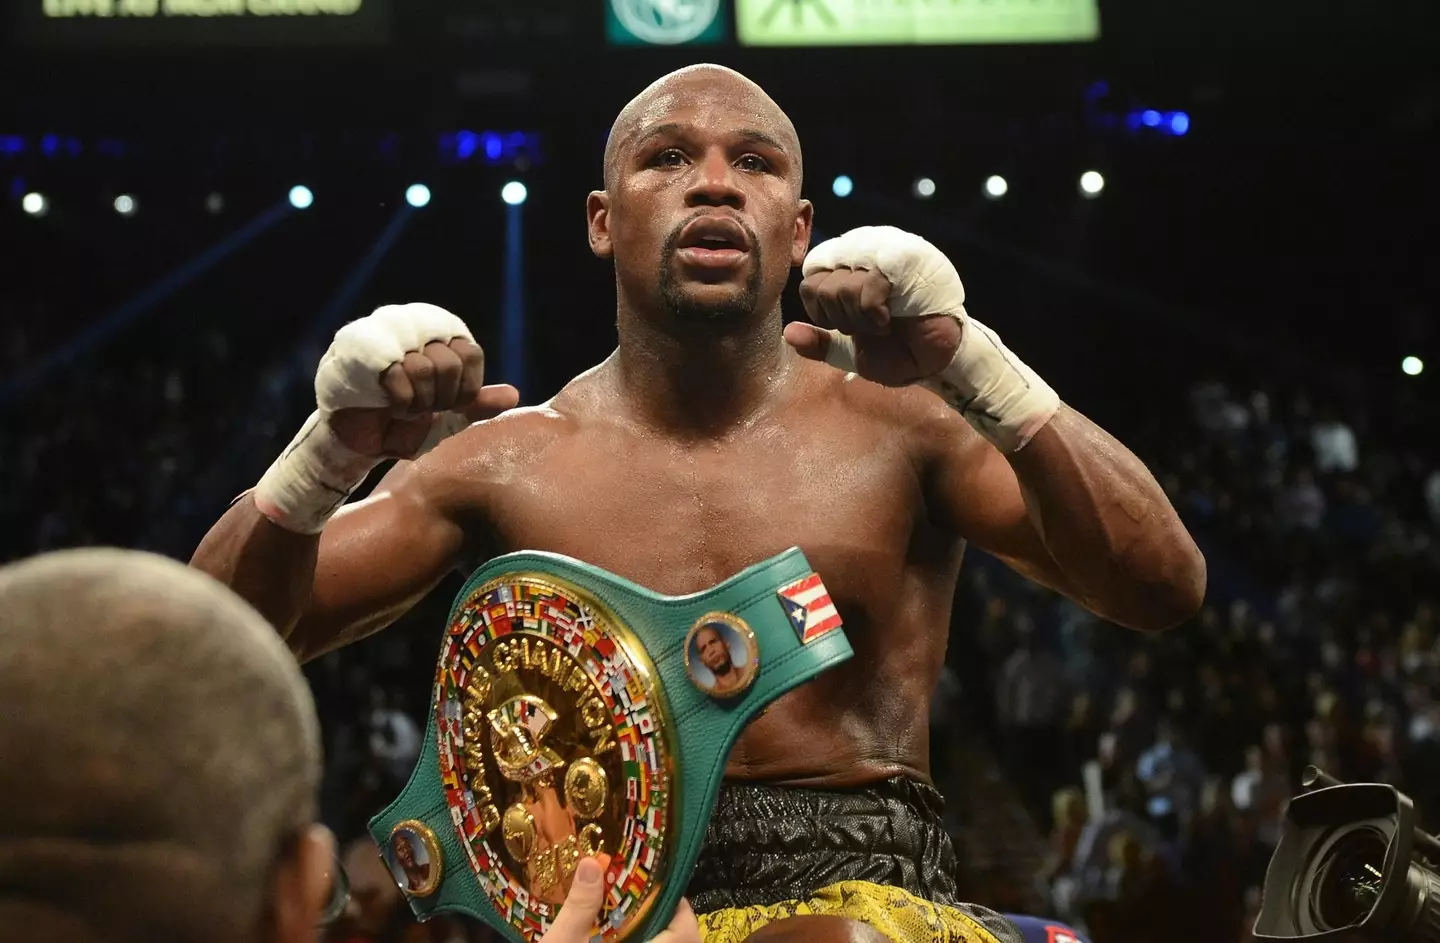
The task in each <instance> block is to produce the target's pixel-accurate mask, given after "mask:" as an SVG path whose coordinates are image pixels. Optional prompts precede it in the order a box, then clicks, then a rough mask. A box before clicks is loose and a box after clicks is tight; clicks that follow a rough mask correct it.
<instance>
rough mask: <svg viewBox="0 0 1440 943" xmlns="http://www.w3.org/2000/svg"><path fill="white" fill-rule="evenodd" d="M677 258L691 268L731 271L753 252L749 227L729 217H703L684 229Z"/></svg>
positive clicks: (681, 232) (681, 233) (688, 224)
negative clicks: (727, 269)
mask: <svg viewBox="0 0 1440 943" xmlns="http://www.w3.org/2000/svg"><path fill="white" fill-rule="evenodd" d="M677 248H678V252H677V255H679V256H680V258H681V260H682V261H684V262H685V263H686V264H688V265H694V266H698V267H701V268H731V267H733V266H735V265H738V264H739V263H740V262H741V261H742V260H743V259H744V258H745V256H746V255H747V254H748V253H749V251H750V239H749V237H748V236H747V235H746V234H745V227H743V226H741V225H740V224H739V223H737V222H736V221H735V220H733V219H730V218H729V217H726V216H701V217H700V218H699V219H695V220H692V221H690V222H689V223H687V224H686V226H685V228H684V229H682V230H680V241H679V243H678V246H677Z"/></svg>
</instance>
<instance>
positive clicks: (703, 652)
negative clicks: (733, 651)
mask: <svg viewBox="0 0 1440 943" xmlns="http://www.w3.org/2000/svg"><path fill="white" fill-rule="evenodd" d="M695 647H696V648H698V649H700V663H701V664H703V665H704V666H705V667H706V668H709V669H710V670H711V671H712V672H713V673H715V674H717V675H723V674H724V673H725V672H727V671H729V670H730V647H729V646H728V645H726V644H725V640H724V639H723V638H721V637H720V633H719V632H716V631H715V630H714V629H701V630H700V631H699V632H697V633H695Z"/></svg>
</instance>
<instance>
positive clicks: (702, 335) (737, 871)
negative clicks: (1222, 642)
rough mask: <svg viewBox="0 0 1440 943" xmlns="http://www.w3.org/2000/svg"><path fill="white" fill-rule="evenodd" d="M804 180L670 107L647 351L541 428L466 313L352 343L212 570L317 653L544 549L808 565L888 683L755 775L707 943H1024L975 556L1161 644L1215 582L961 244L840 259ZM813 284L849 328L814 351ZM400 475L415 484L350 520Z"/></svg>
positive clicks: (739, 812)
mask: <svg viewBox="0 0 1440 943" xmlns="http://www.w3.org/2000/svg"><path fill="white" fill-rule="evenodd" d="M803 164H804V161H803V158H802V155H801V148H800V140H799V137H798V135H797V134H796V132H795V128H794V127H793V125H792V124H791V122H790V120H789V118H787V117H786V115H785V113H784V112H783V111H782V110H781V109H780V108H779V106H778V105H776V103H775V102H774V101H772V100H771V99H770V97H769V96H768V95H766V94H765V92H764V91H763V90H762V89H760V88H759V86H757V85H756V84H755V83H753V82H751V81H749V80H748V79H746V78H744V77H743V76H741V75H739V74H737V73H735V72H733V71H731V70H729V69H725V68H721V67H718V66H696V67H693V68H689V69H682V70H680V71H679V72H676V73H673V74H671V75H668V76H665V77H664V78H662V79H660V80H659V81H657V82H655V83H654V84H652V85H651V86H650V87H649V88H647V89H645V90H644V91H643V92H641V93H640V95H639V96H637V97H636V98H635V99H634V100H633V101H632V102H631V103H630V104H629V105H627V106H626V107H625V109H624V110H623V111H622V112H621V114H620V116H619V117H618V118H617V119H616V121H615V124H614V127H613V129H612V131H611V134H610V138H609V143H608V145H607V147H606V152H605V160H604V167H603V180H604V189H603V190H597V191H594V192H592V193H591V194H590V195H589V197H588V199H587V201H586V211H587V217H588V222H589V230H588V231H589V241H590V247H591V249H592V251H593V252H594V254H595V255H596V256H598V257H599V258H601V259H603V260H605V261H606V262H607V263H609V264H611V265H613V267H614V272H615V285H616V308H615V311H614V317H615V318H616V323H617V326H618V331H619V345H618V347H617V348H616V350H615V351H614V353H613V354H611V355H610V356H609V357H607V358H606V359H605V360H604V361H603V362H601V363H599V364H597V365H596V366H595V367H594V368H592V369H590V370H587V371H586V372H584V373H582V374H581V375H580V376H578V377H576V378H575V379H574V380H572V381H571V382H570V383H568V384H567V385H566V386H565V387H564V389H562V390H561V391H560V392H559V394H558V395H556V396H555V397H554V398H553V399H552V400H550V401H549V402H547V403H545V404H543V405H540V406H535V407H530V408H525V409H511V408H510V407H513V406H515V404H516V399H517V393H516V391H515V390H514V389H513V388H510V387H504V386H488V387H487V386H484V385H483V374H484V355H483V353H482V352H481V351H480V349H479V347H477V346H476V344H475V343H474V338H473V336H472V335H471V332H470V330H469V329H468V328H467V327H466V325H465V323H464V322H463V321H461V320H460V319H459V318H457V317H455V316H454V315H453V314H451V313H450V312H447V311H444V310H442V309H439V308H436V307H434V306H433V305H425V304H412V305H393V306H387V307H385V308H382V309H380V310H379V311H376V312H375V313H374V314H372V315H370V316H369V317H367V318H363V319H361V320H359V321H357V322H354V323H352V324H350V325H347V326H346V327H345V328H343V329H342V330H341V331H340V332H339V333H338V334H337V336H336V338H335V341H334V343H333V344H332V345H331V347H330V349H329V350H328V351H327V353H326V354H325V356H324V358H322V360H321V364H320V368H319V372H318V375H317V377H316V384H315V389H316V398H317V402H318V406H319V409H318V410H317V411H316V412H315V413H314V414H313V415H312V416H311V417H310V419H309V421H307V422H306V423H305V425H304V426H303V428H302V429H301V431H300V433H299V434H298V435H297V436H296V438H295V439H294V441H293V442H292V443H291V444H290V446H289V447H287V448H286V449H285V450H284V452H283V453H282V454H281V456H280V457H279V458H278V459H277V460H276V461H275V463H274V464H273V465H272V466H271V467H270V469H269V470H268V471H267V472H266V473H265V475H264V476H263V477H262V478H261V480H260V482H259V483H258V484H257V486H256V487H255V489H254V490H253V491H252V492H250V493H247V494H246V495H245V496H243V497H242V498H241V499H240V500H238V501H236V502H235V503H234V505H233V506H232V507H231V508H230V510H229V511H228V512H227V513H226V514H225V515H224V517H223V518H221V520H220V521H219V522H218V523H217V524H216V525H215V526H214V527H213V528H212V529H211V531H210V533H209V534H208V535H207V536H206V537H205V540H204V541H203V543H202V544H201V546H200V547H199V549H198V550H197V551H196V553H195V556H194V559H193V561H192V562H193V565H194V566H197V567H199V568H201V569H203V570H205V571H206V572H208V573H211V574H212V575H214V576H215V577H216V578H218V579H220V580H222V581H223V582H225V583H227V584H228V585H230V586H232V587H234V588H235V590H236V591H237V592H239V593H240V594H241V595H242V596H244V597H245V598H246V599H248V600H250V602H251V603H253V604H254V605H255V606H256V607H257V608H258V609H260V611H261V612H263V613H265V614H266V615H267V616H268V617H269V618H270V619H271V621H272V622H273V623H274V624H275V625H277V626H279V628H280V630H281V632H282V633H283V634H284V635H285V637H286V639H287V640H288V642H289V644H290V646H291V648H292V649H293V650H294V651H295V652H296V653H297V654H298V655H299V656H300V657H301V658H313V657H316V656H318V655H320V654H323V653H325V652H327V651H331V650H333V649H335V648H338V647H340V646H342V645H346V644H349V643H351V642H354V641H356V640H358V639H361V638H363V637H365V636H367V635H369V634H371V633H373V632H376V631H379V630H380V629H382V628H384V627H385V626H386V625H388V624H390V623H391V622H393V621H394V620H395V619H396V618H397V617H398V616H399V615H400V614H401V613H403V612H405V611H406V610H407V609H408V608H410V607H411V606H412V605H413V604H414V603H415V602H416V601H418V600H419V599H421V598H422V597H423V596H425V594H427V593H428V592H429V591H430V590H431V589H433V588H434V587H435V586H436V585H437V584H438V583H439V582H440V580H441V579H443V578H444V577H445V576H446V575H447V574H448V573H450V572H451V571H453V570H456V569H460V570H462V571H467V572H468V571H473V569H474V568H475V567H476V566H477V565H478V564H479V563H481V562H483V561H484V560H486V559H487V558H490V557H493V556H496V555H498V554H501V553H506V552H509V551H517V550H539V551H552V552H555V553H560V554H564V555H566V556H569V557H573V558H576V559H579V560H582V561H584V562H585V563H587V564H589V565H591V566H595V567H600V568H602V569H605V570H608V571H610V572H611V573H613V574H615V575H618V576H620V577H624V578H626V579H629V580H632V581H634V582H636V583H639V584H641V585H643V586H646V587H648V588H650V589H651V590H654V591H656V592H659V593H663V594H673V595H684V594H689V593H694V592H699V591H702V590H705V589H708V588H710V587H713V586H715V585H717V584H719V583H720V582H722V581H724V580H726V579H728V578H729V577H731V576H733V575H735V574H736V573H738V572H740V571H742V570H743V569H745V568H746V567H749V566H752V565H754V564H756V563H759V562H761V561H763V560H766V559H768V558H770V557H772V556H774V555H776V554H779V553H781V552H783V551H785V550H786V549H787V548H789V547H792V546H798V547H799V548H800V549H801V550H802V551H804V553H805V555H806V558H807V559H808V560H809V562H810V564H811V565H812V566H813V567H814V569H815V571H816V572H817V573H818V574H821V575H822V576H823V578H824V585H825V587H826V588H827V589H828V595H829V597H830V599H831V601H833V604H834V607H835V610H838V613H839V616H840V617H841V618H842V619H843V620H844V625H845V632H846V636H847V638H848V639H849V641H850V643H851V645H852V646H853V648H854V652H855V657H854V658H853V659H852V660H851V661H849V662H847V663H846V664H844V665H841V666H838V667H836V668H834V669H832V670H831V671H829V672H827V673H826V674H823V675H821V676H820V677H818V678H817V679H816V680H814V681H813V682H811V683H809V684H806V685H804V686H802V687H801V688H798V689H796V690H795V691H793V692H791V693H790V694H788V695H786V696H785V697H784V698H783V699H781V700H779V701H777V702H776V703H775V704H774V705H773V706H772V708H771V709H770V710H769V711H767V712H766V713H765V714H764V715H763V716H761V717H759V718H758V719H756V720H755V721H754V722H752V723H751V724H750V725H749V726H748V727H747V728H746V730H745V731H744V732H743V733H742V734H741V736H740V739H739V741H738V742H737V743H736V745H735V747H734V749H733V750H732V752H731V754H730V757H729V763H728V766H727V768H726V770H725V774H726V780H727V782H726V784H725V787H724V788H723V789H722V790H721V793H720V796H719V800H718V802H717V804H716V808H715V813H714V817H713V819H712V821H711V825H710V829H709V831H708V833H707V836H706V843H705V845H704V847H703V848H702V850H701V853H700V856H699V859H698V862H697V864H696V868H695V872H694V874H693V875H692V876H691V878H690V883H689V885H688V886H689V893H690V895H691V899H692V901H694V903H695V907H696V910H697V911H698V912H700V913H701V915H702V916H701V924H702V929H703V930H704V932H705V934H706V937H707V939H708V940H711V941H714V943H732V941H737V940H740V939H743V938H744V937H745V936H747V935H748V934H749V933H751V932H753V931H755V930H757V929H760V928H763V927H767V926H768V925H770V924H777V927H776V928H775V929H773V930H767V933H772V934H779V933H783V932H784V928H783V927H780V926H778V924H781V923H782V922H786V921H788V920H789V919H792V918H794V917H797V916H841V917H847V918H853V919H858V920H860V921H862V922H864V923H866V924H869V925H870V926H871V927H874V928H876V929H879V930H880V931H882V932H883V933H884V934H885V935H887V936H890V937H891V938H893V939H896V940H902V941H908V940H931V939H941V940H954V941H964V943H997V941H1000V943H1013V941H1016V940H1018V939H1019V938H1020V937H1019V931H1018V930H1017V929H1016V928H1015V926H1014V925H1013V924H1011V923H1010V922H1008V921H1006V920H1004V919H1003V918H1001V917H1000V916H999V915H998V914H995V913H993V912H991V911H988V910H985V909H984V908H981V907H976V906H972V905H968V904H966V903H964V902H962V901H961V900H959V898H958V892H957V889H956V883H955V860H954V851H953V849H952V846H951V843H950V838H949V836H948V835H947V834H946V832H945V829H944V825H943V822H942V819H941V815H940V810H941V797H940V794H939V793H938V791H937V790H936V789H935V787H934V785H933V783H931V781H930V776H929V748H930V742H929V728H928V722H927V720H928V717H929V704H930V699H931V696H932V694H933V693H934V689H935V685H936V682H937V679H938V677H939V673H940V669H941V666H942V665H943V663H944V658H945V648H946V642H947V639H948V633H949V623H950V610H951V606H952V602H953V599H954V593H955V585H956V580H957V577H958V574H959V571H960V564H961V560H962V557H963V555H964V551H965V548H966V545H967V542H973V543H975V544H976V545H978V546H980V547H983V548H984V549H986V550H988V551H990V552H991V553H992V554H994V555H995V556H997V557H999V558H1000V559H1002V560H1004V561H1006V562H1007V563H1008V564H1010V565H1011V566H1013V567H1015V568H1016V569H1017V570H1019V571H1020V572H1021V573H1023V574H1025V575H1026V576H1028V577H1030V578H1031V579H1034V580H1036V581H1037V582H1039V583H1042V584H1044V585H1046V586H1049V587H1051V588H1053V589H1056V590H1058V591H1059V592H1062V593H1064V594H1066V595H1068V596H1069V597H1070V598H1072V599H1074V600H1076V601H1077V602H1078V603H1080V604H1081V605H1084V606H1085V607H1087V608H1089V609H1090V610H1092V611H1094V612H1096V613H1098V614H1099V615H1101V616H1103V617H1105V618H1106V619H1109V620H1110V621H1113V622H1116V623H1119V624H1121V625H1125V626H1129V627H1131V628H1134V629H1137V630H1141V631H1155V630H1161V629H1166V628H1169V627H1171V626H1174V625H1177V624H1179V623H1180V622H1182V621H1184V620H1185V619H1188V618H1189V617H1190V616H1191V615H1193V614H1194V613H1195V611H1197V609H1198V608H1199V606H1200V603H1201V600H1202V599H1203V597H1204V591H1205V564H1204V560H1203V558H1202V557H1201V555H1200V552H1199V551H1198V549H1197V548H1196V547H1195V544H1194V542H1193V541H1192V540H1191V539H1190V536H1189V534H1188V533H1186V531H1185V528H1184V526H1183V525H1182V524H1181V523H1180V520H1179V518H1178V517H1177V516H1176V514H1175V511H1174V509H1173V508H1172V507H1171V506H1170V503H1169V502H1168V500H1167V499H1166V497H1165V495H1164V492H1163V491H1162V490H1161V488H1160V486H1159V484H1158V483H1157V482H1156V481H1155V479H1154V477H1153V476H1151V474H1150V473H1149V471H1148V470H1146V468H1145V466H1144V465H1143V464H1142V463H1141V462H1140V461H1139V459H1137V458H1136V457H1135V456H1134V455H1133V454H1131V453H1130V452H1129V451H1128V450H1127V449H1126V448H1125V447H1124V446H1123V445H1122V444H1120V443H1119V442H1117V441H1116V440H1115V439H1114V438H1113V437H1112V436H1110V435H1109V434H1108V433H1106V432H1105V431H1104V430H1102V429H1101V428H1099V427H1098V426H1097V425H1096V424H1095V423H1093V422H1091V421H1090V420H1089V419H1087V418H1085V417H1084V416H1082V415H1081V414H1080V413H1079V412H1078V411H1076V410H1074V409H1071V408H1070V407H1069V406H1067V405H1065V404H1063V403H1062V402H1061V400H1060V398H1059V395H1058V394H1057V393H1056V391H1055V390H1054V389H1053V388H1051V387H1050V386H1049V385H1048V384H1046V382H1045V381H1044V380H1043V379H1042V378H1041V377H1040V376H1039V375H1038V374H1037V373H1036V372H1035V371H1034V370H1033V369H1031V368H1030V367H1029V366H1027V365H1026V364H1025V363H1024V361H1023V360H1021V359H1020V358H1019V357H1018V356H1016V355H1015V354H1014V353H1013V352H1011V351H1010V350H1009V349H1008V348H1006V347H1005V345H1004V344H1003V343H1002V342H1001V341H1000V338H999V337H998V336H997V335H996V334H995V332H994V331H991V330H990V329H989V328H988V327H986V326H984V325H983V324H981V323H980V322H979V321H977V320H974V319H973V318H970V317H969V315H968V313H967V312H966V310H965V305H964V302H965V292H964V288H963V287H962V285H961V282H960V278H959V275H958V274H957V273H956V271H955V268H954V266H953V265H952V264H951V263H950V261H949V260H948V259H947V258H946V257H945V256H944V255H943V254H942V253H941V252H940V251H939V250H938V249H937V248H936V247H935V246H933V245H931V244H929V243H928V242H926V241H925V240H923V239H921V238H919V237H918V236H915V235H913V234H910V233H906V232H901V231H900V230H897V229H893V228H889V227H865V228H861V229H857V230H853V231H851V232H849V233H846V234H845V235H843V236H840V237H839V238H837V239H832V240H829V241H828V242H825V243H823V244H821V245H819V246H816V247H815V248H814V249H813V250H812V249H810V234H811V222H812V218H813V208H812V206H811V204H810V202H809V201H808V200H806V199H804V197H803V195H802V186H803V177H804V174H803ZM802 265H803V267H804V272H805V276H806V277H805V280H804V283H803V284H802V286H801V297H802V299H803V301H804V303H805V307H806V311H807V312H808V313H809V315H810V317H811V319H812V321H813V322H814V323H812V324H806V323H802V322H795V323H791V324H785V323H784V318H783V316H782V312H781V310H780V299H781V295H782V293H783V291H784V289H785V286H786V283H787V280H788V278H789V275H790V272H791V270H792V269H793V268H795V267H797V266H802ZM553 274H554V275H555V276H556V277H562V278H563V277H564V273H563V272H555V273H553ZM603 304H604V302H602V300H601V299H596V304H595V311H594V315H593V316H594V317H596V318H601V317H605V318H607V319H608V318H609V317H610V316H611V315H609V314H608V313H606V312H604V311H602V310H601V308H602V306H603ZM506 410H509V411H508V412H507V411H506ZM476 420H485V421H476ZM472 422H474V424H473V425H472V424H471V423H472ZM442 440H443V441H442ZM432 447H433V450H432ZM386 457H398V458H403V459H413V461H406V462H401V463H400V464H399V465H398V466H397V468H396V469H395V470H394V471H393V472H391V473H390V474H389V475H388V476H387V478H386V479H385V480H384V481H382V482H381V483H380V484H379V486H377V488H376V489H375V492H374V494H373V495H372V496H371V497H369V498H368V499H366V500H364V501H361V502H357V503H355V504H353V505H351V506H348V507H346V508H345V509H344V510H343V511H340V510H339V509H340V507H341V505H343V504H345V501H346V499H347V497H348V496H349V495H350V494H351V493H352V492H353V491H354V490H355V489H357V488H358V487H359V486H360V485H361V484H362V483H363V482H364V480H365V479H366V476H367V475H368V474H369V473H370V471H371V470H372V469H374V468H375V466H376V465H377V464H379V463H380V462H381V461H382V460H383V459H385V458H386ZM337 511H339V513H337ZM820 605H825V604H822V603H817V606H820ZM825 609H826V610H828V605H825ZM828 614H829V613H828V612H827V618H828ZM801 618H802V620H803V619H805V618H807V617H804V616H802V617H801ZM805 624H806V625H808V623H805ZM436 628H437V629H438V627H436ZM802 925H806V926H809V925H813V924H802ZM822 925H824V924H822ZM793 926H801V925H793Z"/></svg>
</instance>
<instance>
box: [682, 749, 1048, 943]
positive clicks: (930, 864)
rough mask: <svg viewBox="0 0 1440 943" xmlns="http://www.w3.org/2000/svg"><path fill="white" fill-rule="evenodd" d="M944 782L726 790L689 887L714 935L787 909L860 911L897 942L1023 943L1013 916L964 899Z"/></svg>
mask: <svg viewBox="0 0 1440 943" xmlns="http://www.w3.org/2000/svg"><path fill="white" fill-rule="evenodd" d="M941 807H942V800H941V798H940V794H939V792H937V791H936V790H935V789H934V788H933V787H930V786H926V785H923V784H921V783H917V782H915V781H913V780H910V779H903V778H896V779H890V780H886V781H885V782H882V783H877V784H875V785H872V786H868V787H866V788H863V789H847V790H829V789H825V790H821V789H797V788H792V787H783V786H766V785H753V784H741V783H726V784H725V785H724V786H722V787H721V790H720V798H719V801H718V802H717V803H716V807H715V814H714V816H713V817H712V818H711V820H710V828H709V830H708V831H707V832H706V835H705V844H704V847H703V848H702V849H701V851H700V858H699V860H698V861H697V862H696V865H695V872H694V875H693V876H692V877H691V879H690V886H689V888H688V890H687V895H688V897H689V898H690V903H691V905H692V906H693V907H694V908H695V912H696V913H697V914H699V915H700V931H701V937H702V939H704V940H705V941H706V943H739V941H740V940H743V939H744V938H745V937H747V936H749V935H750V934H751V933H752V932H754V931H755V930H757V929H759V928H760V927H762V926H764V925H765V924H767V923H772V922H774V921H776V920H781V919H783V918H785V917H794V916H802V915H806V914H824V915H833V916H840V917H850V918H852V919H855V920H859V921H862V922H864V923H867V924H869V925H870V926H873V927H875V928H876V929H877V930H879V931H880V932H881V933H884V934H885V935H886V936H888V937H890V938H891V939H893V940H896V941H897V943H911V941H915V943H920V941H932V940H934V941H945V943H1020V934H1019V931H1018V930H1016V929H1015V927H1014V925H1013V924H1011V923H1010V922H1009V921H1008V920H1006V919H1005V918H1004V917H1002V916H1000V915H999V914H997V913H995V912H994V911H991V910H987V909H985V908H983V907H977V906H975V905H973V904H965V903H962V902H961V901H959V900H958V899H957V898H956V888H955V849H954V846H953V845H952V844H951V842H950V836H949V835H948V834H946V832H945V828H944V824H943V822H942V821H941V817H940V811H941Z"/></svg>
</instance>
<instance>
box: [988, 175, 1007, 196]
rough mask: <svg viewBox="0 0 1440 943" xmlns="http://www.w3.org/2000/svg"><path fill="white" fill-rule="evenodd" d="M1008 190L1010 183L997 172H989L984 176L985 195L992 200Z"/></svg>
mask: <svg viewBox="0 0 1440 943" xmlns="http://www.w3.org/2000/svg"><path fill="white" fill-rule="evenodd" d="M1009 192H1010V184H1009V182H1007V181H1006V180H1005V178H1004V177H1002V176H1000V175H999V174H991V175H990V176H989V177H986V178H985V195H986V196H988V197H989V198H990V199H992V200H998V199H1000V198H1001V197H1002V196H1004V195H1005V194H1007V193H1009Z"/></svg>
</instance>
